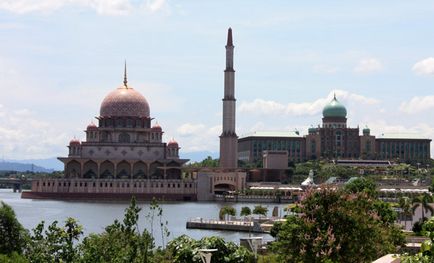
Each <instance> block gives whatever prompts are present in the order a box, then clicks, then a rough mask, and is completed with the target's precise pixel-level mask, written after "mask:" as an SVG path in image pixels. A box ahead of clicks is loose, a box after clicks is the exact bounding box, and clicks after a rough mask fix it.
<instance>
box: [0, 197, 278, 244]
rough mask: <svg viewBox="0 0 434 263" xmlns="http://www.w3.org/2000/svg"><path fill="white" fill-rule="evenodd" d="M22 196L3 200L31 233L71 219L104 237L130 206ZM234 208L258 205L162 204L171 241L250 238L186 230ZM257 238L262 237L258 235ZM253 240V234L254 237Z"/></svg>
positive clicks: (144, 205) (142, 219) (142, 218)
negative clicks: (41, 225) (43, 225)
mask: <svg viewBox="0 0 434 263" xmlns="http://www.w3.org/2000/svg"><path fill="white" fill-rule="evenodd" d="M20 196H21V194H20V193H13V192H12V190H10V189H0V200H1V201H4V202H5V203H7V204H9V205H10V206H12V208H13V209H14V210H15V213H16V214H17V217H18V220H19V221H20V222H21V224H22V225H23V226H24V227H25V228H27V229H33V228H34V227H35V226H36V225H37V224H38V223H39V222H41V221H42V220H44V221H45V222H46V223H51V222H53V221H55V220H57V221H59V222H63V221H64V220H65V219H66V218H67V217H73V218H76V219H77V220H78V221H79V223H80V224H81V225H83V227H84V234H85V235H87V234H89V233H100V232H102V231H103V230H104V227H105V226H107V225H109V224H111V223H113V221H114V220H115V219H122V218H123V215H124V210H125V208H126V207H127V206H128V204H129V203H128V202H122V203H121V202H119V203H96V202H71V201H54V200H31V199H21V198H20ZM228 204H231V205H233V206H234V207H235V208H236V209H237V213H238V214H239V212H240V210H241V207H243V206H249V207H250V208H252V209H253V206H255V205H257V204H256V203H255V204H253V203H208V202H207V203H203V202H171V203H167V202H166V203H162V204H160V205H161V207H162V208H163V220H164V221H166V220H167V221H168V228H169V231H170V232H171V234H170V237H169V240H171V239H173V238H175V237H177V236H180V235H182V234H186V235H188V236H190V237H192V238H195V239H200V238H202V237H204V236H221V237H223V238H225V239H226V240H227V241H233V242H235V243H239V239H240V238H241V237H246V236H248V235H249V234H248V233H238V232H228V231H209V230H194V229H186V227H185V225H186V222H187V220H189V219H190V218H195V217H202V218H206V219H217V218H218V212H219V210H220V207H222V206H224V205H228ZM262 205H264V206H267V207H268V210H269V214H270V215H271V211H272V210H273V208H274V206H278V207H279V210H280V211H281V212H282V211H283V207H285V205H277V204H262ZM139 206H140V207H142V208H143V209H142V211H141V213H140V223H139V227H140V229H143V228H147V229H148V230H150V225H151V224H150V222H149V220H147V219H146V218H145V215H146V214H148V212H149V203H146V202H140V203H139ZM157 220H158V219H155V220H154V237H155V240H156V244H157V245H160V244H161V231H160V228H159V225H158V224H157V222H156V221H157ZM255 235H256V236H257V235H258V234H255ZM252 236H253V234H252ZM259 236H263V238H264V240H271V239H272V237H271V236H270V235H267V234H260V235H259Z"/></svg>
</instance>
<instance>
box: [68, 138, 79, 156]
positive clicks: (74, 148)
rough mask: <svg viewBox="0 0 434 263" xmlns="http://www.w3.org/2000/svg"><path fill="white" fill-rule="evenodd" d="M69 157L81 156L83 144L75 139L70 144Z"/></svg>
mask: <svg viewBox="0 0 434 263" xmlns="http://www.w3.org/2000/svg"><path fill="white" fill-rule="evenodd" d="M68 148H69V156H81V142H80V140H78V139H76V138H74V139H72V140H71V141H70V142H69V146H68Z"/></svg>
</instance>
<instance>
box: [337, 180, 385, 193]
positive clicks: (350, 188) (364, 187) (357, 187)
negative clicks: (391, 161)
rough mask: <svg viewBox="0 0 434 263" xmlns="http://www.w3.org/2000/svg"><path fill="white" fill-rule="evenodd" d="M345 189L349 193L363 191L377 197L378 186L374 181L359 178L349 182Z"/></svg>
mask: <svg viewBox="0 0 434 263" xmlns="http://www.w3.org/2000/svg"><path fill="white" fill-rule="evenodd" d="M344 189H345V190H346V191H347V192H348V193H361V192H365V193H367V194H368V195H369V196H372V197H376V196H377V194H378V193H377V187H376V185H375V183H374V181H372V180H370V179H365V178H357V179H355V180H353V181H351V182H349V183H347V184H346V185H345V187H344Z"/></svg>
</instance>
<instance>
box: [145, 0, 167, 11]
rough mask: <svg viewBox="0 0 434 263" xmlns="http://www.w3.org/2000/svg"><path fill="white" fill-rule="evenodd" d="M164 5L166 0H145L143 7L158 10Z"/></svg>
mask: <svg viewBox="0 0 434 263" xmlns="http://www.w3.org/2000/svg"><path fill="white" fill-rule="evenodd" d="M166 5H167V2H166V0H153V1H147V2H146V4H145V8H146V9H148V10H149V11H151V12H158V11H159V10H162V9H163V8H164V7H165V6H166Z"/></svg>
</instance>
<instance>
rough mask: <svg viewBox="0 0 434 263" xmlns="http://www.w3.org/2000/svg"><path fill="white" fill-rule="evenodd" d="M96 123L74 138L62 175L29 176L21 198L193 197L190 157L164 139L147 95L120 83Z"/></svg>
mask: <svg viewBox="0 0 434 263" xmlns="http://www.w3.org/2000/svg"><path fill="white" fill-rule="evenodd" d="M96 119H97V124H95V123H93V122H92V123H90V124H89V125H88V126H87V128H86V130H85V133H86V140H85V141H80V140H77V139H72V140H71V141H70V142H69V145H68V156H67V157H59V158H58V159H59V160H60V161H62V162H63V163H64V167H65V169H64V177H62V178H60V179H53V178H48V179H45V178H44V179H39V180H36V181H33V182H32V192H24V193H23V198H26V197H27V198H55V199H57V198H61V199H122V198H125V199H129V198H131V196H132V195H134V196H136V197H137V198H138V199H152V198H161V199H165V200H196V192H197V184H196V180H195V179H194V178H191V177H189V176H188V175H185V174H184V175H183V172H182V170H181V168H182V166H183V165H184V164H185V163H186V162H188V159H180V158H179V149H180V147H179V145H178V143H177V142H176V141H175V140H173V139H172V140H170V141H169V142H168V143H166V142H164V141H163V133H164V131H163V129H162V127H161V126H160V125H159V124H158V123H156V122H154V124H153V125H151V124H152V122H153V118H152V117H151V115H150V107H149V104H148V102H147V100H146V99H145V97H144V96H143V95H142V94H140V92H138V91H136V90H135V89H134V88H133V87H131V86H130V85H129V84H128V81H127V71H126V65H125V70H124V81H123V84H122V85H121V86H120V87H118V88H117V89H115V90H113V91H111V92H110V93H108V94H107V96H106V97H105V98H104V99H103V101H102V103H101V107H100V114H99V116H98V117H96Z"/></svg>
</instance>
